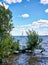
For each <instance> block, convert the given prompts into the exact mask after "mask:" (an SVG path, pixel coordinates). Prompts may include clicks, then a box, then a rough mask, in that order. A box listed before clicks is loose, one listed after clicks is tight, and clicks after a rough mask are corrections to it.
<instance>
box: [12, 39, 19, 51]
mask: <svg viewBox="0 0 48 65" xmlns="http://www.w3.org/2000/svg"><path fill="white" fill-rule="evenodd" d="M11 49H12V50H13V52H14V51H19V40H17V41H15V42H14V44H13V45H12V47H11Z"/></svg>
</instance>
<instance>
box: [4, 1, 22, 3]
mask: <svg viewBox="0 0 48 65" xmlns="http://www.w3.org/2000/svg"><path fill="white" fill-rule="evenodd" d="M4 1H5V2H7V3H9V4H11V3H17V2H18V3H21V2H22V0H4Z"/></svg>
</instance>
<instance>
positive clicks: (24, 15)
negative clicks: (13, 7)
mask: <svg viewBox="0 0 48 65" xmlns="http://www.w3.org/2000/svg"><path fill="white" fill-rule="evenodd" d="M21 17H23V18H28V17H29V14H22V15H21Z"/></svg>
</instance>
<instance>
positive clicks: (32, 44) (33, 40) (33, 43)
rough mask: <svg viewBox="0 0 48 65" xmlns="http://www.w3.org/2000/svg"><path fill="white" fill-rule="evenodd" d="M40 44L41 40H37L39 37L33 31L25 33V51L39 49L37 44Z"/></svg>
mask: <svg viewBox="0 0 48 65" xmlns="http://www.w3.org/2000/svg"><path fill="white" fill-rule="evenodd" d="M41 42H42V39H41V38H39V35H38V34H37V33H36V32H35V31H34V30H28V31H27V49H28V50H32V51H33V50H34V49H36V48H38V47H39V43H41Z"/></svg>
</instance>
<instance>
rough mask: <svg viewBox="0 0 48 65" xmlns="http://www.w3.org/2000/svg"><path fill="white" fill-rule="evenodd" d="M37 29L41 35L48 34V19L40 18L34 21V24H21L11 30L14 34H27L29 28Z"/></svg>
mask: <svg viewBox="0 0 48 65" xmlns="http://www.w3.org/2000/svg"><path fill="white" fill-rule="evenodd" d="M29 29H30V30H32V29H33V30H35V31H36V32H38V34H39V35H48V20H42V19H41V20H38V21H34V22H32V24H26V25H21V26H18V27H16V28H14V30H13V31H12V32H11V34H12V35H22V32H23V35H27V34H26V31H28V30H29Z"/></svg>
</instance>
